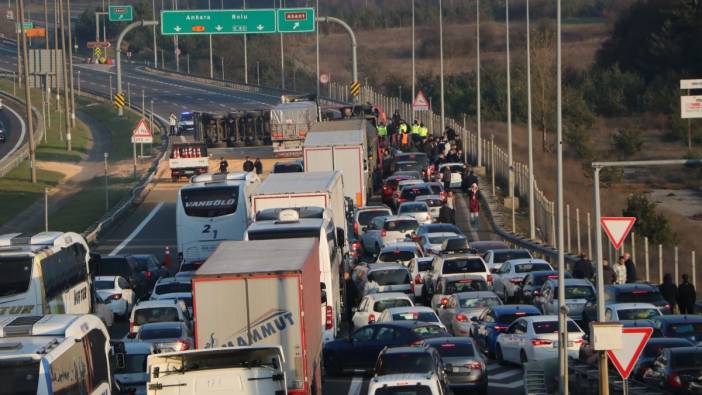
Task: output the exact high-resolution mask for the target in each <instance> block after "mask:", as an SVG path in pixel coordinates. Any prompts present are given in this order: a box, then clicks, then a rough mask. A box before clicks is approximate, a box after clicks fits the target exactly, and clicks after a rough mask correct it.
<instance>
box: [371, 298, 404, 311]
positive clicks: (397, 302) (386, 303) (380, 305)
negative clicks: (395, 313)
mask: <svg viewBox="0 0 702 395" xmlns="http://www.w3.org/2000/svg"><path fill="white" fill-rule="evenodd" d="M409 306H412V302H410V300H409V299H385V300H379V301H377V302H375V304H373V311H376V312H378V313H382V312H383V311H385V310H386V309H390V308H393V307H409Z"/></svg>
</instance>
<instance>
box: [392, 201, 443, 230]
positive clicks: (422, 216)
mask: <svg viewBox="0 0 702 395" xmlns="http://www.w3.org/2000/svg"><path fill="white" fill-rule="evenodd" d="M397 215H408V216H410V217H414V218H415V219H416V220H417V222H419V223H420V224H422V225H423V224H430V223H432V222H434V217H433V216H432V215H431V212H430V211H429V205H428V204H426V203H424V202H404V203H402V204H400V207H399V208H398V209H397Z"/></svg>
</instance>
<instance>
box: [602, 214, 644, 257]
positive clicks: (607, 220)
mask: <svg viewBox="0 0 702 395" xmlns="http://www.w3.org/2000/svg"><path fill="white" fill-rule="evenodd" d="M634 222H636V217H602V218H600V225H601V226H602V229H604V231H605V233H607V237H609V241H611V242H612V245H613V246H614V248H615V249H617V250H618V249H619V247H621V246H622V243H624V240H626V236H628V235H629V232H630V231H631V228H632V227H633V226H634Z"/></svg>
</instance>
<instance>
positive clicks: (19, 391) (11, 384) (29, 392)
mask: <svg viewBox="0 0 702 395" xmlns="http://www.w3.org/2000/svg"><path fill="white" fill-rule="evenodd" d="M47 373H48V372H47ZM39 377H40V376H39V360H30V359H29V358H13V359H8V360H0V383H4V385H3V386H2V387H0V394H1V395H11V394H12V395H35V394H37V393H38V392H37V388H38V386H39ZM429 394H430V393H427V395H429Z"/></svg>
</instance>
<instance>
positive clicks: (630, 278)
mask: <svg viewBox="0 0 702 395" xmlns="http://www.w3.org/2000/svg"><path fill="white" fill-rule="evenodd" d="M624 264H625V265H626V282H627V284H630V283H635V282H636V280H637V276H636V265H634V261H633V260H632V259H631V254H630V253H628V252H625V253H624Z"/></svg>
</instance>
